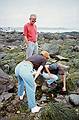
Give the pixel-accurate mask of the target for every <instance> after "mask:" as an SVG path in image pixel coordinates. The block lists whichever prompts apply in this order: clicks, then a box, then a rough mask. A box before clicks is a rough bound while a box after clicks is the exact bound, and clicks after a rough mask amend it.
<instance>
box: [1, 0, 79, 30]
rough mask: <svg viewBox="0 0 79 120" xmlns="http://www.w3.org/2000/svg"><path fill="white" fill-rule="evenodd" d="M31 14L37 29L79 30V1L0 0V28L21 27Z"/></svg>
mask: <svg viewBox="0 0 79 120" xmlns="http://www.w3.org/2000/svg"><path fill="white" fill-rule="evenodd" d="M32 13H35V14H37V25H38V27H66V28H78V29H79V0H0V27H2V26H6V27H12V26H14V27H23V26H24V24H25V23H26V22H28V20H29V15H30V14H32Z"/></svg>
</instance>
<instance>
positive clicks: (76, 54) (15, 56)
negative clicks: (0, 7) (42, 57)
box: [0, 28, 79, 120]
mask: <svg viewBox="0 0 79 120" xmlns="http://www.w3.org/2000/svg"><path fill="white" fill-rule="evenodd" d="M38 45H39V52H40V51H41V50H47V51H48V52H49V53H50V57H51V58H50V60H49V63H50V62H52V63H53V62H59V63H61V64H64V65H67V66H69V69H66V73H67V77H66V84H67V92H66V93H62V91H61V86H62V84H61V83H58V88H57V89H55V90H54V91H53V90H51V89H49V88H48V87H46V85H45V82H44V79H43V78H42V77H41V76H39V77H38V79H37V80H36V83H37V89H36V99H37V103H38V105H41V106H42V107H43V108H42V110H41V111H40V112H39V113H36V114H32V113H31V112H30V111H29V109H28V108H27V103H26V101H27V97H26V96H24V100H23V101H20V100H19V99H18V96H17V79H16V77H15V74H14V69H15V66H16V65H17V64H18V63H19V62H20V61H22V60H24V59H25V58H26V46H25V42H24V38H23V34H22V32H17V31H15V30H13V31H6V32H5V31H3V29H2V28H0V120H26V119H27V120H78V119H79V32H76V31H72V32H66V31H65V32H61V33H58V32H55V33H51V32H47V33H46V32H39V35H38ZM52 92H54V93H55V94H56V96H55V98H53V97H52V96H51V95H52ZM59 116H60V118H59Z"/></svg>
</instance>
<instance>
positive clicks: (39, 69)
mask: <svg viewBox="0 0 79 120" xmlns="http://www.w3.org/2000/svg"><path fill="white" fill-rule="evenodd" d="M42 69H43V66H42V65H41V66H40V67H39V68H38V70H37V71H36V74H35V78H34V79H36V78H37V77H38V76H39V74H40V73H41V70H42Z"/></svg>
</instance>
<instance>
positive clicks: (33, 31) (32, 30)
mask: <svg viewBox="0 0 79 120" xmlns="http://www.w3.org/2000/svg"><path fill="white" fill-rule="evenodd" d="M23 34H24V36H26V37H27V39H28V41H31V42H36V41H37V27H36V25H35V24H33V25H31V24H30V23H27V24H25V25H24V32H23Z"/></svg>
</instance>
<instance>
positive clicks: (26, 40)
mask: <svg viewBox="0 0 79 120" xmlns="http://www.w3.org/2000/svg"><path fill="white" fill-rule="evenodd" d="M24 39H25V42H26V44H28V39H27V37H26V36H24Z"/></svg>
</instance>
